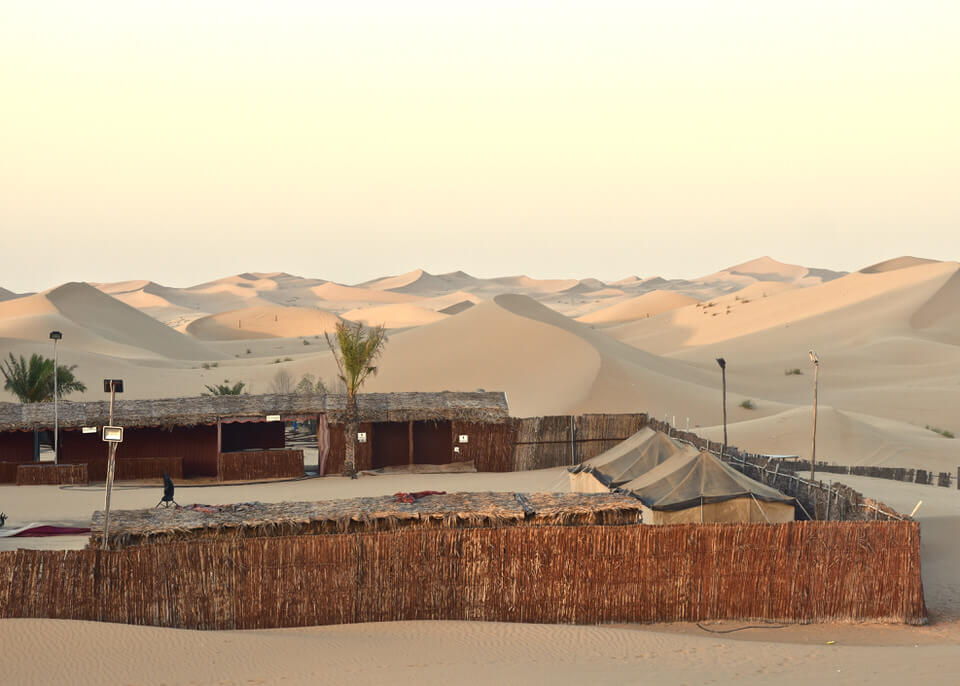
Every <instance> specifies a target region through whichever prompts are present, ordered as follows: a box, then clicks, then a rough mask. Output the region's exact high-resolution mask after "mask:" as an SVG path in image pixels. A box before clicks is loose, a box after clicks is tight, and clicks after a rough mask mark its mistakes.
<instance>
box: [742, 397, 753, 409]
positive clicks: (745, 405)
mask: <svg viewBox="0 0 960 686" xmlns="http://www.w3.org/2000/svg"><path fill="white" fill-rule="evenodd" d="M740 407H742V408H743V409H745V410H755V409H757V404H756V403H755V402H753V401H752V400H750V399H749V398H748V399H747V400H744V401H743V402H742V403H740Z"/></svg>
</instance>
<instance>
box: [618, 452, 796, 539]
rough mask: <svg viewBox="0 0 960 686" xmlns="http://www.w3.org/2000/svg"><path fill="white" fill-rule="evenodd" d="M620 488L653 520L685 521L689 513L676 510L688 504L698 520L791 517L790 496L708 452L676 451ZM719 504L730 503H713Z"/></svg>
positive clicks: (666, 521)
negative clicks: (721, 505)
mask: <svg viewBox="0 0 960 686" xmlns="http://www.w3.org/2000/svg"><path fill="white" fill-rule="evenodd" d="M621 488H622V489H623V490H625V491H630V492H631V493H632V494H633V495H634V496H636V497H637V498H639V499H640V501H641V502H642V503H643V504H644V506H645V507H646V508H649V510H651V511H653V512H655V513H660V514H659V515H658V516H656V517H655V518H654V521H653V523H658V522H659V523H668V522H679V521H689V520H691V517H690V516H686V515H680V514H679V513H680V512H681V511H684V510H690V509H692V508H696V509H697V510H698V511H697V513H695V517H694V518H696V517H699V518H700V520H702V521H752V520H756V521H764V520H766V521H786V520H790V519H793V514H792V513H793V503H794V499H793V498H791V497H790V496H787V495H784V494H783V493H781V492H780V491H778V490H776V489H774V488H771V487H770V486H767V485H765V484H762V483H760V482H759V481H755V480H753V479H751V478H750V477H748V476H747V475H745V474H743V473H741V472H738V471H737V470H736V469H734V468H733V467H731V466H729V465H726V464H724V463H723V462H721V461H720V460H719V459H717V458H716V457H715V456H713V455H712V454H710V453H709V452H707V451H703V452H700V453H694V454H690V453H686V454H680V455H676V456H674V457H672V458H670V459H668V460H667V461H665V462H663V463H661V464H660V465H658V466H656V467H654V468H653V469H651V470H650V471H648V472H647V473H646V474H644V475H643V476H640V477H638V478H636V479H633V480H632V481H629V482H627V483H625V484H623V485H622V486H621ZM733 501H741V502H740V503H735V502H733ZM721 503H729V504H728V505H727V506H723V507H720V506H718V504H721ZM710 506H713V507H710ZM708 512H709V514H706V513H708ZM667 513H677V514H676V515H670V514H667ZM645 520H646V518H645Z"/></svg>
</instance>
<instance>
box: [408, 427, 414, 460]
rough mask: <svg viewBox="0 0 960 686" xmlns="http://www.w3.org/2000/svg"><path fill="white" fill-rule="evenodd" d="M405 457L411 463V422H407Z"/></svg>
mask: <svg viewBox="0 0 960 686" xmlns="http://www.w3.org/2000/svg"><path fill="white" fill-rule="evenodd" d="M407 458H408V461H409V462H410V464H413V422H412V421H409V422H407Z"/></svg>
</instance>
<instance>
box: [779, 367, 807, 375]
mask: <svg viewBox="0 0 960 686" xmlns="http://www.w3.org/2000/svg"><path fill="white" fill-rule="evenodd" d="M783 373H784V374H785V375H787V376H802V375H803V372H802V371H800V368H799V367H794V368H793V369H785V370H784V372H783Z"/></svg>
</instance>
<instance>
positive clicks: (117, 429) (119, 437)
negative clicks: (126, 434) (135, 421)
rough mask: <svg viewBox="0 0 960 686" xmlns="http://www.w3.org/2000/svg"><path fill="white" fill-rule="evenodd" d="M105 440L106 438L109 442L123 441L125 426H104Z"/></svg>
mask: <svg viewBox="0 0 960 686" xmlns="http://www.w3.org/2000/svg"><path fill="white" fill-rule="evenodd" d="M103 440H105V441H106V442H107V443H123V427H122V426H105V427H103Z"/></svg>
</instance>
